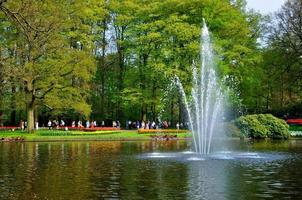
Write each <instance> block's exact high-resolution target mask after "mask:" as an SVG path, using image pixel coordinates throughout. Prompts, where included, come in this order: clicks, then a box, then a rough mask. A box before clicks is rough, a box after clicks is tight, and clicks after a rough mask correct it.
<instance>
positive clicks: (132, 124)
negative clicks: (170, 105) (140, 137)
mask: <svg viewBox="0 0 302 200" xmlns="http://www.w3.org/2000/svg"><path fill="white" fill-rule="evenodd" d="M169 127H171V122H170V121H163V122H160V121H159V122H155V121H152V122H151V121H146V122H145V121H141V122H140V121H130V120H128V121H126V129H161V128H163V129H168V128H169ZM176 128H177V129H182V128H184V125H183V123H179V122H177V123H176Z"/></svg>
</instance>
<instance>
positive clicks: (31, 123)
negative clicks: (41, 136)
mask: <svg viewBox="0 0 302 200" xmlns="http://www.w3.org/2000/svg"><path fill="white" fill-rule="evenodd" d="M34 111H35V106H34V104H33V103H29V104H28V107H27V130H28V132H29V133H32V132H34V128H35V118H34Z"/></svg>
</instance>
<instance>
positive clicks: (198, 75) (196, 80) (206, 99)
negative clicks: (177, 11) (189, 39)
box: [175, 22, 224, 154]
mask: <svg viewBox="0 0 302 200" xmlns="http://www.w3.org/2000/svg"><path fill="white" fill-rule="evenodd" d="M200 40H201V41H200V43H201V45H200V46H201V47H200V69H198V68H197V64H196V63H195V62H193V67H192V71H193V84H192V85H193V87H192V95H191V96H192V98H191V100H190V101H188V99H187V97H186V94H185V91H184V88H183V86H182V84H181V81H180V79H179V78H178V77H177V76H176V77H175V83H176V85H177V86H178V88H179V91H180V93H181V95H182V97H183V102H184V105H185V108H186V110H187V113H188V120H189V127H190V129H191V131H192V134H193V143H194V150H195V152H196V153H198V154H209V153H210V151H211V144H212V139H213V133H214V128H215V127H217V122H218V121H219V118H220V117H221V116H222V113H223V109H222V105H223V104H222V103H223V99H224V98H223V97H224V95H223V91H222V89H221V87H220V86H219V84H218V80H217V73H216V69H215V68H216V64H215V61H214V53H213V48H212V44H211V39H210V35H209V31H208V28H207V25H206V23H205V22H204V25H203V28H202V32H201V39H200Z"/></svg>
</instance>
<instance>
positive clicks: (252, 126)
mask: <svg viewBox="0 0 302 200" xmlns="http://www.w3.org/2000/svg"><path fill="white" fill-rule="evenodd" d="M235 125H236V126H237V127H238V128H239V129H240V131H241V133H242V135H243V136H244V137H250V138H259V139H260V138H272V139H288V138H289V137H290V133H289V126H288V124H287V123H286V122H285V121H284V120H282V119H279V118H276V117H274V116H273V115H271V114H258V115H246V116H241V117H239V118H238V119H237V120H236V121H235Z"/></svg>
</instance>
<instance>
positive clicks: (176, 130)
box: [137, 129, 189, 134]
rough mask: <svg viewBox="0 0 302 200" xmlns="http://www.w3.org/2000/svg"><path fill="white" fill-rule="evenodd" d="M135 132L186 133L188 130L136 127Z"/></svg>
mask: <svg viewBox="0 0 302 200" xmlns="http://www.w3.org/2000/svg"><path fill="white" fill-rule="evenodd" d="M137 132H138V133H139V134H146V133H188V132H189V131H188V130H184V129H179V130H178V129H138V130H137Z"/></svg>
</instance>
